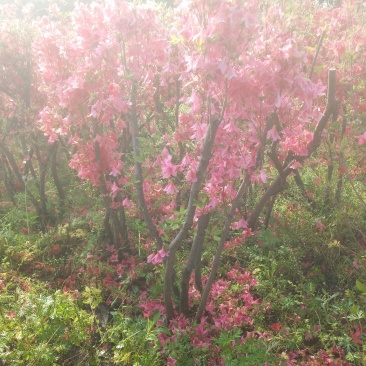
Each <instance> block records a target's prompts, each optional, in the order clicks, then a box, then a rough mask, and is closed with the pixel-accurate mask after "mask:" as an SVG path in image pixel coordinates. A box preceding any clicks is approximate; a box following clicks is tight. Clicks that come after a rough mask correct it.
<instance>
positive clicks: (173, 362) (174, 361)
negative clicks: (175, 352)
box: [168, 356, 177, 366]
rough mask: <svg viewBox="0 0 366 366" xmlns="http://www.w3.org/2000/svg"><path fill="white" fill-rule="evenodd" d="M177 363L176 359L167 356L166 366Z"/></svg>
mask: <svg viewBox="0 0 366 366" xmlns="http://www.w3.org/2000/svg"><path fill="white" fill-rule="evenodd" d="M176 363H177V360H176V359H174V358H172V357H170V356H169V357H168V366H174V365H175V364H176Z"/></svg>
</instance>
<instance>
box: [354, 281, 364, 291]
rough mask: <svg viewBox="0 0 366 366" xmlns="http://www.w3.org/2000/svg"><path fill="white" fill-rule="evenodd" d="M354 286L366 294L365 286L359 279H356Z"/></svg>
mask: <svg viewBox="0 0 366 366" xmlns="http://www.w3.org/2000/svg"><path fill="white" fill-rule="evenodd" d="M356 287H357V288H358V289H359V290H360V291H361V292H362V293H363V294H366V286H365V285H364V284H363V283H362V282H360V281H359V280H356Z"/></svg>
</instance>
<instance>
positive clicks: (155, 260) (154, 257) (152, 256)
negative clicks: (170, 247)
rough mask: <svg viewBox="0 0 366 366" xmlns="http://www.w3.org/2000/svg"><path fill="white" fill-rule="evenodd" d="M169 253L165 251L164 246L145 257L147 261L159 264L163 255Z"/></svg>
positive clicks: (165, 255)
mask: <svg viewBox="0 0 366 366" xmlns="http://www.w3.org/2000/svg"><path fill="white" fill-rule="evenodd" d="M168 256H169V254H168V253H167V252H166V251H165V249H164V248H161V249H160V250H159V251H158V252H157V253H156V254H150V255H149V256H148V257H147V263H151V264H154V265H155V264H159V263H162V262H163V260H164V258H165V257H168Z"/></svg>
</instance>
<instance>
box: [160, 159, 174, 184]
mask: <svg viewBox="0 0 366 366" xmlns="http://www.w3.org/2000/svg"><path fill="white" fill-rule="evenodd" d="M177 168H178V167H177V166H176V165H174V164H173V163H172V157H171V156H170V155H168V156H167V157H166V158H165V159H164V161H163V162H162V163H161V172H162V176H163V178H170V177H171V176H174V177H176V176H177Z"/></svg>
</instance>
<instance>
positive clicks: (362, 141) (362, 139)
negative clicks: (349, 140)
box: [355, 132, 366, 145]
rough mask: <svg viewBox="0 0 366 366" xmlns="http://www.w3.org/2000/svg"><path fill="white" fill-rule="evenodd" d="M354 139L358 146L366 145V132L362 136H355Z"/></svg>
mask: <svg viewBox="0 0 366 366" xmlns="http://www.w3.org/2000/svg"><path fill="white" fill-rule="evenodd" d="M355 138H356V139H358V144H359V145H364V144H366V132H365V133H363V134H362V135H359V136H355Z"/></svg>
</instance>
